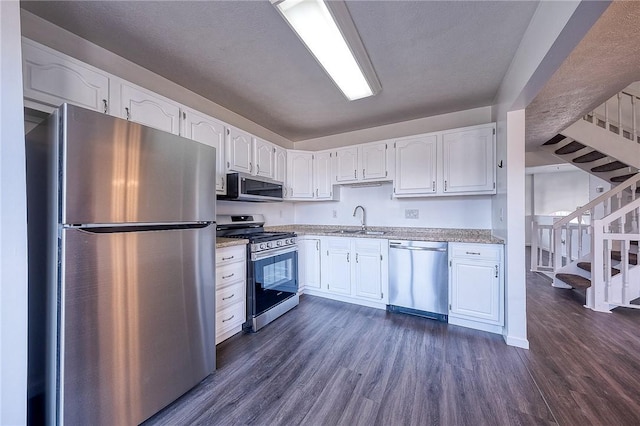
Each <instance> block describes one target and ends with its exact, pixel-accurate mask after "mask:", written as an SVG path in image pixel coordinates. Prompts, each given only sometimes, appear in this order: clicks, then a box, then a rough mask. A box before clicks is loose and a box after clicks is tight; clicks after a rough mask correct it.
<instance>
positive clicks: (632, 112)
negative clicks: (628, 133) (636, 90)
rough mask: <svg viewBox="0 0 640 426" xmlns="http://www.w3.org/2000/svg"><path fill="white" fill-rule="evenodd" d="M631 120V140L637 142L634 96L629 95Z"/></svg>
mask: <svg viewBox="0 0 640 426" xmlns="http://www.w3.org/2000/svg"><path fill="white" fill-rule="evenodd" d="M631 120H632V130H633V141H634V142H638V127H637V120H638V118H637V115H636V97H635V96H631Z"/></svg>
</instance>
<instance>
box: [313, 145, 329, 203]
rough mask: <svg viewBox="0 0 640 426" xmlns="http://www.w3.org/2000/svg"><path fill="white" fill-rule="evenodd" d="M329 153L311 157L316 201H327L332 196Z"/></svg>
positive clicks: (317, 153) (319, 153)
mask: <svg viewBox="0 0 640 426" xmlns="http://www.w3.org/2000/svg"><path fill="white" fill-rule="evenodd" d="M331 160H332V156H331V153H330V152H316V153H315V154H314V156H313V168H314V171H315V176H314V177H315V181H314V184H315V187H316V199H318V200H329V199H331V196H332V195H333V194H332V189H333V186H332V180H331Z"/></svg>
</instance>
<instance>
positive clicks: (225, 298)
mask: <svg viewBox="0 0 640 426" xmlns="http://www.w3.org/2000/svg"><path fill="white" fill-rule="evenodd" d="M235 295H236V294H235V293H233V294H232V295H231V296H229V297H223V298H222V300H229V299H231V298H232V297H233V296H235Z"/></svg>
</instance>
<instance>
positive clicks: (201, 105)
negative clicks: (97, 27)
mask: <svg viewBox="0 0 640 426" xmlns="http://www.w3.org/2000/svg"><path fill="white" fill-rule="evenodd" d="M21 19H22V34H23V35H24V36H25V37H27V38H29V39H31V40H33V41H37V42H38V43H41V44H44V45H45V46H48V47H51V48H52V49H55V50H57V51H59V52H62V53H64V54H66V55H69V56H71V57H73V58H76V59H78V60H80V61H83V62H86V63H88V64H90V65H93V66H94V67H96V68H99V69H101V70H104V71H106V72H108V73H110V74H113V75H116V76H118V77H120V78H123V79H125V80H127V81H130V82H132V83H135V84H137V85H140V86H142V87H145V88H147V89H149V90H151V91H153V92H156V93H159V94H161V95H163V96H166V97H167V98H169V99H173V100H174V101H176V102H179V103H181V104H183V105H186V106H188V107H191V108H193V109H195V110H197V111H201V112H203V113H205V114H208V115H211V116H212V117H215V118H217V119H219V120H222V121H224V122H226V123H229V124H231V125H233V126H236V127H239V128H240V129H243V130H245V131H247V132H249V133H252V134H254V135H256V136H258V137H261V138H263V139H266V140H268V141H270V142H273V143H275V144H278V145H280V146H283V147H285V148H292V147H293V143H292V142H291V141H290V140H288V139H286V138H284V137H282V136H280V135H278V134H277V133H274V132H272V131H270V130H268V129H266V128H264V127H262V126H260V125H258V124H256V123H254V122H253V121H251V120H249V119H247V118H245V117H242V116H241V115H238V114H236V113H234V112H232V111H230V110H228V109H226V108H224V107H222V106H220V105H218V104H216V103H214V102H211V101H210V100H208V99H205V98H203V97H202V96H200V95H198V94H196V93H194V92H191V91H189V90H187V89H185V88H184V87H182V86H179V85H178V84H176V83H174V82H172V81H170V80H167V79H166V78H163V77H161V76H159V75H157V74H154V73H152V72H151V71H149V70H147V69H145V68H142V67H141V66H139V65H136V64H134V63H133V62H131V61H128V60H126V59H124V58H122V57H120V56H118V55H116V54H114V53H112V52H110V51H108V50H106V49H103V48H102V47H99V46H97V45H95V44H93V43H91V42H89V41H87V40H85V39H83V38H80V37H78V36H77V35H75V34H73V33H71V32H69V31H67V30H65V29H63V28H60V27H58V26H56V25H53V24H52V23H50V22H47V21H45V20H44V19H42V18H40V17H38V16H36V15H34V14H32V13H30V12H27V11H25V10H23V11H21ZM213 22H214V21H212V24H213Z"/></svg>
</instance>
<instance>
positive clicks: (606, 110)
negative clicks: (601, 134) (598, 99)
mask: <svg viewBox="0 0 640 426" xmlns="http://www.w3.org/2000/svg"><path fill="white" fill-rule="evenodd" d="M604 128H605V129H607V130H609V104H608V103H607V102H605V103H604Z"/></svg>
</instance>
